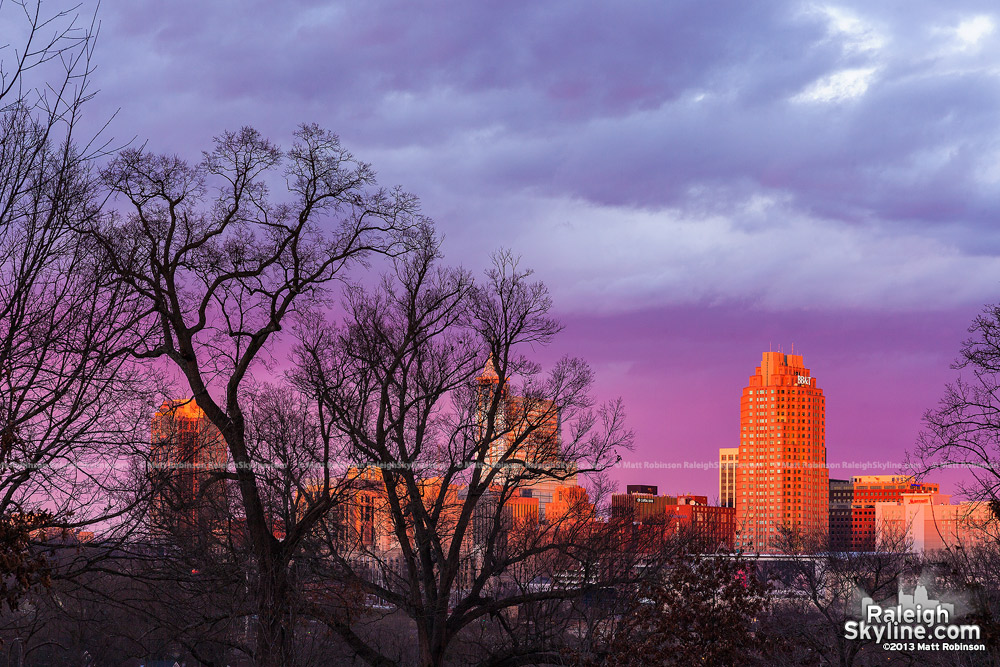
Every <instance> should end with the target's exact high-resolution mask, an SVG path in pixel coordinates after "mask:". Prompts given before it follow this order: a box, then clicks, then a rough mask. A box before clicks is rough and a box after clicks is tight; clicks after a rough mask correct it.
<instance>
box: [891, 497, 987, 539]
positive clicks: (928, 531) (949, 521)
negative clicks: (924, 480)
mask: <svg viewBox="0 0 1000 667" xmlns="http://www.w3.org/2000/svg"><path fill="white" fill-rule="evenodd" d="M950 500H951V496H949V495H947V494H943V493H932V492H929V493H903V494H901V497H900V499H899V500H897V501H880V502H876V503H875V526H876V539H877V541H878V542H880V543H881V542H883V541H887V540H889V541H891V540H895V539H899V538H902V540H903V544H905V545H908V546H909V548H910V550H912V551H914V552H917V553H927V552H934V551H940V550H943V549H948V548H955V547H961V548H968V547H970V546H973V545H975V544H978V543H979V542H980V541H982V540H983V539H984V537H985V536H986V533H985V532H984V528H986V527H987V526H991V525H992V526H995V521H996V519H995V517H994V516H993V513H992V512H991V511H990V508H989V505H988V503H984V502H965V503H960V504H958V505H952V504H950V503H949V501H950Z"/></svg>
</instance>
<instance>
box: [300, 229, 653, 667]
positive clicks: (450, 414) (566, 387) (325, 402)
mask: <svg viewBox="0 0 1000 667" xmlns="http://www.w3.org/2000/svg"><path fill="white" fill-rule="evenodd" d="M438 259H439V258H438V244H437V241H436V240H435V239H433V238H432V237H430V236H428V237H427V238H426V239H425V243H424V246H423V247H422V248H421V249H420V251H419V252H417V253H414V254H412V255H409V256H407V257H405V258H401V259H400V260H398V261H396V262H395V266H394V271H392V272H391V273H390V274H389V275H388V276H387V277H386V278H385V280H384V281H383V283H382V284H381V286H380V287H378V288H374V289H372V288H369V289H363V288H361V287H355V288H352V289H351V290H349V291H348V299H347V306H346V307H347V310H348V319H347V322H346V323H345V324H344V325H343V326H342V327H335V326H331V325H329V324H327V323H325V322H323V321H321V320H317V319H313V320H309V321H304V322H303V326H302V329H301V338H302V343H301V345H300V346H299V348H298V350H297V362H298V363H297V367H298V368H297V370H296V371H295V372H294V378H295V380H296V384H297V386H298V387H299V389H300V390H301V391H302V392H303V394H306V395H312V396H315V397H316V399H318V404H317V406H318V407H317V414H318V416H319V417H320V420H321V424H322V429H323V430H322V434H323V438H324V441H325V442H327V443H328V446H329V448H330V449H336V450H337V451H341V452H343V453H344V458H345V460H346V461H347V463H348V465H349V466H351V469H353V470H356V471H363V473H359V474H361V475H362V476H363V480H364V484H365V485H364V486H357V487H356V489H357V490H356V494H357V496H358V500H357V504H358V505H359V506H360V505H362V504H364V505H365V506H370V507H371V510H370V513H369V514H367V515H365V514H364V513H357V514H354V515H352V518H350V522H352V525H354V526H357V528H356V529H354V530H353V532H352V531H351V530H348V531H341V533H340V539H339V540H338V541H337V542H336V543H334V544H331V545H330V548H329V549H328V551H329V557H330V559H331V562H332V563H335V569H336V571H337V573H338V575H337V576H338V577H339V578H340V579H341V580H342V581H344V582H345V583H346V584H348V585H349V586H351V587H356V588H357V589H360V590H361V591H363V592H364V593H365V595H367V596H369V597H370V598H371V599H372V600H374V601H377V604H378V605H385V606H387V608H389V609H394V610H397V612H396V613H399V614H402V615H404V616H406V617H408V618H409V619H411V622H412V623H413V626H412V627H413V628H414V633H415V640H416V643H417V646H418V647H419V662H420V664H422V665H440V664H443V663H444V661H445V660H446V659H450V658H448V656H451V658H453V659H458V660H471V661H475V660H480V661H482V663H483V664H496V665H502V664H508V665H516V664H541V663H546V662H559V661H560V660H561V659H562V658H561V656H562V654H563V649H564V648H565V647H566V642H567V637H568V636H569V633H568V629H569V628H570V627H571V626H572V625H573V624H574V623H575V621H574V619H576V620H577V621H580V620H582V617H581V616H579V612H580V605H581V602H582V601H583V600H584V599H585V598H587V597H588V596H591V599H592V600H596V599H597V598H598V597H599V596H600V595H601V593H602V591H603V592H605V593H606V592H608V591H610V590H611V589H612V588H613V587H614V586H615V585H617V584H621V585H626V586H627V585H630V584H634V583H635V582H637V581H638V580H639V579H640V578H641V577H642V576H644V574H647V573H649V572H651V571H653V570H655V566H654V565H653V564H654V563H658V562H660V560H661V559H662V557H663V555H664V554H669V553H670V550H669V548H668V546H667V545H668V543H669V541H668V540H661V541H659V542H658V543H657V544H658V547H657V548H648V549H640V548H637V545H638V544H639V540H637V539H635V538H634V536H633V535H630V534H629V533H628V532H627V531H623V530H622V527H621V526H619V525H617V524H615V523H613V522H608V521H603V520H599V519H597V518H596V517H595V515H594V507H593V505H592V504H591V503H590V502H588V499H587V498H586V497H584V495H583V490H582V488H581V487H580V486H578V485H577V484H575V481H576V480H577V476H579V475H584V474H590V473H593V474H597V473H600V472H601V471H603V470H605V469H606V468H607V467H609V466H610V465H611V464H612V463H614V462H615V461H617V451H618V449H619V448H622V447H628V446H629V445H630V443H631V433H630V431H629V430H628V429H627V428H626V427H625V425H624V413H623V410H622V406H621V404H620V402H613V403H611V404H608V405H605V406H601V407H600V408H597V409H594V408H593V407H592V399H591V396H590V389H591V385H592V380H593V377H592V373H591V371H590V369H589V367H588V366H587V365H586V364H585V363H584V362H583V361H581V360H579V359H571V358H563V359H561V360H559V361H558V362H557V363H556V364H555V365H554V367H553V368H552V369H551V371H550V372H548V373H547V374H545V373H543V372H542V369H541V367H540V365H539V364H537V363H536V362H534V361H532V360H531V359H529V358H528V357H527V356H526V355H525V352H526V351H527V350H528V349H529V348H531V347H533V346H538V345H545V344H548V343H549V342H550V341H551V340H552V339H553V337H554V336H555V334H556V333H557V332H558V331H559V330H560V328H561V327H560V326H559V324H558V323H557V322H556V321H555V320H554V319H553V318H552V317H551V316H550V314H549V310H550V307H551V301H550V298H549V296H548V292H547V291H546V289H545V287H544V286H543V285H542V284H541V283H538V282H533V281H532V280H531V279H530V276H531V272H530V271H526V270H524V269H522V268H520V267H519V265H518V262H517V261H516V260H515V259H514V258H513V257H512V256H511V255H510V254H509V253H506V252H502V253H499V254H498V255H496V257H495V262H494V267H493V268H492V269H491V270H490V271H488V272H487V274H486V278H485V280H484V281H483V283H482V284H477V283H476V282H475V281H474V280H473V278H472V276H471V275H469V274H468V273H467V272H465V271H463V270H461V269H448V268H442V267H440V266H439V265H438V264H437V260H438ZM580 481H582V478H580ZM330 483H331V482H330V481H328V480H326V479H323V480H318V484H319V488H323V489H325V488H326V486H327V485H328V484H330ZM549 494H551V498H552V502H548V500H549ZM540 496H541V497H542V498H539V497H540ZM362 497H363V501H362V500H361V498H362ZM560 499H562V500H560ZM593 500H596V499H593ZM539 501H541V502H545V504H546V505H547V507H546V509H544V510H542V511H540V510H539V505H540V504H541V503H540V502H539ZM536 503H538V504H536ZM529 508H534V509H533V510H532V509H529ZM366 517H367V518H366ZM366 522H367V523H366ZM366 525H367V526H370V528H366V527H365V526H366ZM366 530H371V532H365V531H366ZM646 544H647V546H648V541H647V542H646ZM354 620H355V619H351V618H347V617H342V618H337V617H334V618H332V619H330V621H329V622H330V626H331V627H332V628H333V629H334V630H335V631H336V632H337V633H339V634H340V635H341V636H342V637H343V638H344V640H345V641H346V642H347V643H348V644H349V645H350V646H351V647H352V648H354V650H355V651H356V652H357V653H358V655H359V656H361V657H362V658H363V659H365V660H366V661H367V662H369V663H370V664H375V665H379V664H381V665H387V664H391V663H392V662H393V657H392V656H390V655H386V654H385V653H384V652H382V651H381V650H380V648H381V647H380V645H379V643H378V642H372V641H369V640H366V639H365V637H364V636H363V635H362V633H361V632H360V631H359V630H358V626H357V624H356V623H354V622H353V621H354ZM473 638H474V639H473ZM471 642H474V643H476V644H478V645H479V646H481V647H482V648H485V649H486V651H487V654H488V658H487V656H484V655H483V654H482V648H481V649H480V651H479V654H478V656H476V655H475V654H473V655H464V657H462V649H461V646H462V645H463V644H467V643H471Z"/></svg>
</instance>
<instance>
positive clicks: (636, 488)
mask: <svg viewBox="0 0 1000 667" xmlns="http://www.w3.org/2000/svg"><path fill="white" fill-rule="evenodd" d="M625 493H645V494H646V495H647V496H655V495H656V486H654V485H652V484H628V485H626V486H625Z"/></svg>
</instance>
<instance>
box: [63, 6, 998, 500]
mask: <svg viewBox="0 0 1000 667" xmlns="http://www.w3.org/2000/svg"><path fill="white" fill-rule="evenodd" d="M47 7H52V5H47ZM905 7H906V10H905V12H904V11H903V10H902V6H899V7H874V8H873V7H868V6H866V5H864V4H861V3H839V4H836V5H834V4H825V5H824V4H818V3H784V2H772V3H766V4H759V3H756V4H755V5H754V6H753V7H749V6H745V5H743V4H740V3H727V4H725V5H722V6H718V5H716V6H713V7H704V6H700V5H697V4H695V3H672V4H671V5H670V6H667V7H660V6H647V5H644V4H642V3H630V4H625V5H620V6H616V7H615V8H614V9H613V10H612V9H610V8H601V7H596V8H587V9H586V10H583V11H581V10H580V9H579V6H578V5H575V4H572V3H554V4H547V5H546V6H545V8H540V7H536V6H534V5H532V4H530V3H523V4H509V3H504V4H502V5H501V4H496V5H487V6H482V5H476V6H475V7H473V6H462V5H458V6H452V7H448V6H444V5H424V4H420V5H417V4H410V5H406V6H405V7H393V6H390V5H388V4H387V3H379V4H376V3H372V4H366V5H364V6H358V7H347V6H333V5H327V4H324V3H316V2H304V3H291V4H284V5H282V6H281V7H280V8H278V7H274V6H271V5H268V4H266V3H241V4H240V5H235V4H231V5H222V4H213V5H212V6H209V7H206V6H202V5H199V4H197V3H180V4H179V5H174V6H172V7H171V10H170V12H169V13H167V12H164V11H163V10H162V9H159V8H158V7H155V6H152V5H140V4H135V5H133V4H129V5H128V6H119V7H108V6H104V7H102V8H101V11H100V15H99V20H100V22H101V35H100V40H99V43H98V45H97V49H96V52H95V56H94V64H95V65H96V68H97V69H96V71H95V74H94V76H93V81H94V85H95V87H96V88H99V89H100V91H101V92H100V93H99V94H98V95H97V97H96V98H95V99H94V101H93V102H92V103H91V104H90V105H89V106H88V109H87V112H86V114H87V115H86V121H87V122H90V123H99V122H102V121H103V119H106V118H107V117H109V116H110V115H111V114H112V113H113V112H114V110H115V109H120V111H119V113H118V115H117V116H116V117H115V118H114V120H113V121H112V124H111V126H110V128H109V131H108V134H109V135H111V136H114V137H116V138H118V141H119V142H123V141H127V140H129V139H131V138H132V137H136V143H137V144H141V143H143V142H148V144H147V145H148V148H149V149H150V150H153V151H159V152H176V153H178V154H180V155H181V156H183V157H185V158H187V159H190V160H195V159H197V157H198V156H199V155H200V151H201V150H203V149H206V148H208V146H209V144H210V140H211V137H212V136H214V135H218V134H220V133H221V132H222V131H223V130H226V129H236V128H238V127H239V126H241V125H245V124H250V125H253V126H255V127H257V128H258V129H259V130H261V131H262V132H263V133H264V134H265V135H266V136H269V137H271V138H272V139H274V140H275V141H277V142H279V143H281V144H282V145H285V146H287V145H288V143H289V138H290V135H291V133H292V131H293V130H294V129H295V127H296V126H297V125H298V124H299V123H302V122H317V123H319V124H321V125H323V126H324V127H327V128H329V129H330V130H332V131H334V132H337V133H338V134H339V135H340V136H341V138H342V140H343V142H344V145H345V146H346V147H347V148H348V149H350V150H351V151H352V152H353V153H354V154H355V155H356V156H358V157H359V158H361V159H363V160H366V161H370V162H372V164H373V165H374V167H375V169H376V170H377V172H378V173H379V177H380V180H381V181H382V182H384V183H387V184H395V183H399V184H401V185H402V186H403V187H404V188H406V189H407V190H409V191H412V192H413V193H415V194H416V195H418V196H419V197H420V198H421V199H422V202H423V211H424V213H425V214H427V215H429V216H430V217H432V218H433V219H434V220H435V221H436V224H437V226H438V229H439V230H440V231H441V232H442V233H443V234H444V235H445V238H446V241H445V245H444V252H445V262H446V263H449V264H459V263H461V264H465V265H466V266H468V267H469V268H472V269H474V270H479V269H480V268H482V267H484V266H485V265H486V264H487V263H488V261H489V254H490V253H491V252H492V251H493V250H495V249H497V248H498V247H501V246H503V247H509V248H511V249H512V250H513V251H514V252H515V253H516V254H520V255H522V256H523V258H524V260H523V261H524V263H525V265H527V266H530V267H532V268H534V269H535V271H536V276H537V277H538V278H539V279H541V280H543V281H545V282H546V284H548V285H549V287H550V289H551V290H552V293H553V299H554V303H555V309H556V311H557V313H558V314H559V317H560V318H561V320H562V321H563V322H564V323H565V324H566V330H565V331H564V333H563V334H562V335H561V336H560V337H558V338H557V341H556V343H555V344H554V346H553V347H552V348H550V349H547V350H544V351H542V353H541V356H542V357H543V358H545V359H554V358H558V357H559V356H562V355H563V354H570V355H574V356H582V357H584V358H585V359H587V360H588V361H589V362H590V363H591V364H592V365H593V367H594V369H595V371H596V373H597V392H598V395H599V397H600V398H611V397H614V396H617V395H621V396H623V398H624V399H625V402H626V408H627V409H628V412H629V421H630V424H631V425H632V427H633V428H634V429H635V431H636V441H637V446H636V451H635V452H634V453H632V454H629V455H626V456H625V457H624V458H625V459H626V460H628V461H664V462H669V461H683V460H685V459H687V458H690V456H691V453H692V451H697V452H700V453H701V454H702V456H701V457H700V458H702V459H703V460H704V461H706V462H712V461H714V460H715V456H716V454H717V450H718V448H719V447H726V446H735V443H737V442H738V433H739V411H738V407H737V405H738V396H739V391H740V388H741V387H742V386H743V385H744V383H745V380H746V377H747V376H748V375H749V374H751V373H752V371H753V366H754V364H755V359H757V358H758V355H759V354H760V352H762V351H765V350H767V349H769V348H773V349H775V350H778V349H784V350H785V351H790V346H791V345H792V344H793V343H794V345H795V351H796V353H798V354H804V355H806V356H807V357H808V359H809V360H810V367H811V368H812V369H813V370H814V373H815V377H817V378H819V381H820V382H821V383H822V386H823V387H824V391H825V393H826V395H827V397H828V401H829V403H828V408H827V423H828V425H829V429H828V438H827V451H828V463H830V464H834V463H837V462H840V461H843V460H846V461H868V460H888V461H902V458H903V454H904V452H905V451H906V449H908V448H909V447H910V446H912V443H913V440H914V439H915V437H916V434H917V432H918V431H919V426H920V422H919V420H920V415H921V414H922V413H923V411H924V410H926V409H928V408H931V407H933V406H934V405H935V404H936V402H937V400H938V398H939V397H940V396H941V395H942V392H943V389H944V383H945V382H947V381H949V380H951V379H953V378H954V377H955V372H954V371H952V370H951V369H950V368H949V364H950V362H951V361H952V360H953V359H954V358H955V356H956V355H957V353H958V349H959V345H960V343H961V341H962V340H963V338H965V337H966V335H967V334H966V331H965V330H966V328H967V327H968V325H969V323H970V321H971V319H972V317H973V316H974V315H975V314H976V313H977V312H979V310H980V309H981V308H982V306H983V305H984V304H985V303H988V302H992V301H995V300H997V296H996V295H997V293H998V291H1000V290H998V284H1000V257H998V249H1000V233H998V232H997V231H996V230H995V229H992V228H991V227H990V221H991V220H993V219H995V218H996V216H997V213H1000V198H998V196H997V189H996V183H997V181H998V180H1000V171H997V167H996V162H997V159H996V158H997V156H998V155H1000V150H998V149H1000V134H998V132H997V130H996V128H995V127H994V125H995V121H994V119H995V117H996V111H997V106H998V103H1000V86H998V80H997V77H996V70H997V65H998V52H1000V49H998V46H1000V45H998V42H997V31H996V23H997V20H998V19H997V17H996V16H994V15H992V14H991V13H990V11H989V10H990V9H991V7H990V5H989V4H987V3H980V2H965V3H961V4H960V5H959V6H958V7H956V6H949V7H947V8H945V7H941V6H938V5H937V4H936V3H930V2H927V3H916V4H913V3H908V4H907V5H906V6H905ZM92 8H93V3H85V4H84V5H83V7H82V11H84V12H86V11H90V10H92ZM772 258H777V259H772ZM751 332H752V333H751ZM858 377H866V378H873V380H872V381H871V382H865V383H858V382H857V378H858ZM727 394H728V395H730V396H731V397H732V401H731V403H732V407H731V410H729V411H728V412H725V411H716V410H715V409H714V407H715V406H716V405H725V401H722V400H719V398H718V397H719V396H720V395H723V396H724V395H727ZM889 472H895V470H873V469H857V470H853V471H850V470H843V469H836V468H833V467H831V476H832V477H834V478H849V477H850V476H851V475H861V474H866V473H889ZM716 475H717V471H716V470H714V469H707V470H704V471H700V470H682V471H680V472H673V471H669V470H663V469H658V470H650V471H648V472H647V471H643V470H641V469H640V470H635V469H619V470H617V471H614V477H615V478H616V479H618V480H619V481H620V482H621V484H622V485H623V486H624V484H626V483H650V484H657V485H658V486H660V487H661V489H663V490H664V491H666V492H670V493H685V492H700V493H707V492H711V491H712V490H713V489H714V488H715V486H714V485H715V483H716V479H717V477H716ZM950 478H951V475H950V474H949V475H942V476H940V477H936V478H935V480H934V481H940V482H941V484H942V488H951V487H952V484H951V483H950V482H949V481H948V480H949V479H950ZM712 495H714V494H712Z"/></svg>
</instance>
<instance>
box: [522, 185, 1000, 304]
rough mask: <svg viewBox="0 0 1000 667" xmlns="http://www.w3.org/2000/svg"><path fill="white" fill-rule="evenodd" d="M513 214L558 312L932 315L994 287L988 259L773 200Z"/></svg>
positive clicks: (999, 264) (994, 265)
mask: <svg viewBox="0 0 1000 667" xmlns="http://www.w3.org/2000/svg"><path fill="white" fill-rule="evenodd" d="M521 207H522V208H533V209H534V210H533V214H532V215H531V216H530V218H529V220H528V231H526V232H524V233H523V234H522V235H521V237H520V238H519V241H520V244H519V245H520V247H522V248H523V249H525V251H524V253H525V257H526V259H527V260H528V262H529V263H530V264H532V265H534V266H539V267H543V268H542V269H541V270H540V273H543V274H545V276H546V277H547V278H548V280H549V281H550V282H551V283H553V284H554V285H556V286H557V288H556V295H557V297H558V298H557V303H559V304H560V305H561V307H562V308H566V309H568V310H570V311H573V310H576V309H582V310H592V311H595V312H604V313H609V312H611V313H613V312H625V311H630V310H641V309H648V308H658V307H670V306H675V305H686V304H703V305H704V304H711V305H725V304H730V305H732V304H739V303H744V304H745V303H753V304H755V307H757V308H761V309H764V310H772V311H788V310H807V311H808V310H819V309H828V308H834V309H836V308H841V309H845V308H846V309H861V310H870V311H886V310H890V311H891V310H900V311H906V310H934V309H942V308H947V307H949V305H950V304H953V303H955V302H956V301H957V302H979V301H984V300H989V299H990V298H992V295H994V294H995V293H996V291H997V288H998V286H1000V258H997V257H994V256H969V255H967V254H965V253H963V252H961V251H960V250H959V249H958V248H956V247H955V246H954V245H951V244H948V243H946V242H942V241H940V240H936V239H932V238H928V237H926V236H923V235H920V234H913V233H906V232H905V231H901V230H900V229H898V228H896V227H894V226H891V225H884V224H877V225H864V226H861V225H856V226H845V225H842V224H840V223H839V222H838V221H836V220H823V219H817V218H813V217H810V216H808V215H807V214H805V213H803V212H802V211H800V210H797V209H796V208H795V207H794V205H793V203H792V202H791V201H789V200H787V199H782V198H780V197H771V198H768V197H761V196H754V197H751V198H750V199H748V200H746V201H745V202H743V203H742V205H740V206H739V207H737V208H738V212H735V213H734V212H730V214H728V215H724V216H723V215H717V214H707V215H705V214H702V215H698V214H692V213H690V212H685V211H682V210H679V209H662V210H645V211H636V210H632V209H621V208H612V207H600V208H598V207H594V206H591V205H588V204H587V203H585V202H579V201H568V200H559V201H552V200H549V201H536V202H533V203H532V204H531V205H529V204H522V206H521ZM556 221H558V222H556Z"/></svg>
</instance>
